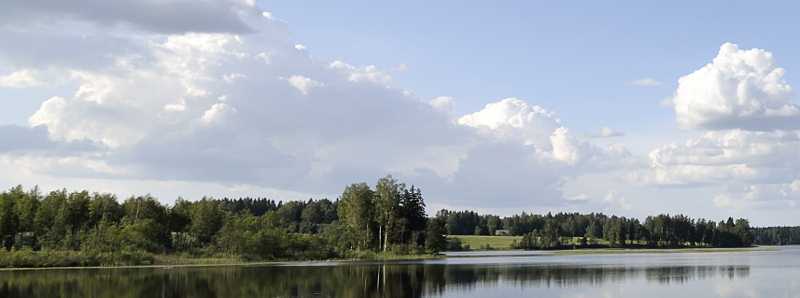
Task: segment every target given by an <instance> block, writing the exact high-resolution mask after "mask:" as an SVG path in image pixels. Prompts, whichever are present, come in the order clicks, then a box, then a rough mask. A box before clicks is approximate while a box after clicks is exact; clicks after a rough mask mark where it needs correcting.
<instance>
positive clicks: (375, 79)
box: [330, 60, 392, 85]
mask: <svg viewBox="0 0 800 298" xmlns="http://www.w3.org/2000/svg"><path fill="white" fill-rule="evenodd" d="M330 68H332V69H335V70H338V71H340V72H342V73H344V74H346V75H347V76H348V78H349V80H350V81H353V82H372V83H378V84H384V85H385V84H389V82H391V81H392V76H390V75H389V74H387V73H385V72H383V71H381V70H379V69H378V68H377V67H376V66H375V65H367V66H363V67H356V66H353V65H350V64H347V63H345V62H342V61H339V60H336V61H333V62H331V64H330Z"/></svg>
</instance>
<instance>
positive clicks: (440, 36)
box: [262, 1, 800, 134]
mask: <svg viewBox="0 0 800 298" xmlns="http://www.w3.org/2000/svg"><path fill="white" fill-rule="evenodd" d="M776 4H780V5H774V6H773V5H764V4H761V3H754V2H751V1H700V2H698V1H668V2H663V1H662V2H658V3H653V2H650V3H645V2H642V1H612V2H607V1H593V2H589V3H587V2H580V3H578V2H574V1H503V2H501V3H497V2H493V1H471V2H468V3H466V2H464V1H391V2H380V3H378V2H375V1H335V2H332V1H326V2H313V4H312V2H308V1H267V2H264V3H263V5H262V6H265V7H269V8H268V10H270V11H273V12H274V13H275V15H276V16H278V17H279V18H282V19H284V20H286V21H287V22H289V23H290V24H291V30H292V32H293V34H294V35H295V37H296V38H297V40H298V42H301V43H303V44H306V45H307V46H309V47H310V48H312V49H313V54H314V55H315V56H318V57H324V58H333V59H337V58H338V59H346V60H349V61H353V62H355V63H356V64H376V65H379V66H382V67H386V68H390V67H393V66H396V65H399V64H406V65H408V67H409V70H408V72H407V73H404V74H400V75H397V80H398V83H399V84H400V85H402V86H407V87H409V88H412V89H413V90H414V91H415V92H416V93H418V94H420V95H421V96H424V97H433V96H439V95H448V96H453V97H455V98H457V99H458V105H457V109H458V110H459V111H460V112H468V111H472V110H476V109H478V108H480V107H481V106H482V105H484V104H485V103H487V102H489V101H493V100H495V99H497V98H502V97H508V96H515V97H520V98H525V99H527V100H530V101H534V102H535V103H537V104H540V105H542V106H546V107H549V108H551V109H554V110H556V111H557V112H559V114H560V116H561V118H562V119H563V120H565V121H567V122H569V123H570V124H572V125H573V126H575V127H576V128H579V129H585V130H589V129H593V128H594V127H596V126H597V124H602V125H608V126H611V127H625V128H626V129H625V130H626V132H630V133H639V131H638V130H641V132H640V133H643V134H646V133H655V132H659V131H661V132H663V130H665V129H671V128H674V120H673V117H672V112H671V111H670V110H669V109H664V108H662V107H660V106H659V105H658V103H659V102H660V101H661V100H663V99H664V98H665V97H668V96H671V95H672V93H673V91H674V89H675V86H676V83H677V78H678V77H680V76H682V75H685V74H686V73H687V72H688V71H689V70H693V69H696V68H699V67H701V66H702V65H704V64H706V63H708V62H709V58H710V57H712V56H713V55H714V53H715V52H716V50H717V48H718V47H719V45H721V44H722V43H724V42H734V43H738V44H740V45H742V46H744V47H758V48H766V49H770V50H771V51H772V52H773V53H774V54H775V55H776V56H777V57H778V60H779V63H780V64H781V65H782V66H783V67H784V68H786V69H788V70H789V75H788V76H787V78H786V79H787V80H788V81H789V82H790V83H792V82H794V81H793V80H792V78H793V76H792V70H793V69H799V68H800V60H798V58H796V56H797V55H793V53H796V52H798V50H800V49H798V45H797V44H798V42H797V41H796V40H795V39H793V38H787V37H788V36H792V35H793V34H794V32H793V31H794V28H796V25H797V21H796V20H793V19H794V15H793V12H794V11H796V9H797V7H796V5H793V4H791V3H789V2H785V1H784V2H776ZM779 8H780V9H779ZM647 77H649V78H653V79H656V80H658V81H660V82H662V85H661V86H658V87H651V88H643V87H637V86H632V85H630V84H628V83H629V82H630V81H633V80H636V79H640V78H647Z"/></svg>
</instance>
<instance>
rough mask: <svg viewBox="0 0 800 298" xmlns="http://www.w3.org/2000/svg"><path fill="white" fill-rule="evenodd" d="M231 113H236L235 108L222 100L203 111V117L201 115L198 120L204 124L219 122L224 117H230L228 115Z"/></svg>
mask: <svg viewBox="0 0 800 298" xmlns="http://www.w3.org/2000/svg"><path fill="white" fill-rule="evenodd" d="M232 113H236V109H235V108H231V107H230V106H228V105H227V104H225V103H222V102H220V103H215V104H214V105H212V106H211V107H210V108H208V110H206V111H205V112H204V113H203V117H201V118H200V120H202V121H203V123H206V124H212V123H219V122H221V121H224V120H225V118H226V117H230V116H228V115H230V114H232Z"/></svg>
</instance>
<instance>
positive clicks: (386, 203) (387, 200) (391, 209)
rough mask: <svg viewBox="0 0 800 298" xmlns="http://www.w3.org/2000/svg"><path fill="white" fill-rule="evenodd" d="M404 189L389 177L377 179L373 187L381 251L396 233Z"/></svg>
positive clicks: (384, 249)
mask: <svg viewBox="0 0 800 298" xmlns="http://www.w3.org/2000/svg"><path fill="white" fill-rule="evenodd" d="M404 189H405V186H404V185H401V184H399V183H398V182H397V180H395V179H394V178H393V177H392V176H391V175H389V176H386V177H383V178H381V179H379V180H378V183H377V184H376V185H375V200H376V204H375V205H376V206H375V207H376V212H377V214H376V215H377V217H376V218H377V222H378V241H379V242H381V244H380V245H381V250H383V251H386V249H387V248H388V246H389V244H390V243H389V242H390V239H391V238H392V236H394V235H396V233H397V228H398V226H399V224H400V222H399V218H398V217H399V216H398V213H399V212H400V200H401V194H402V192H403V190H404Z"/></svg>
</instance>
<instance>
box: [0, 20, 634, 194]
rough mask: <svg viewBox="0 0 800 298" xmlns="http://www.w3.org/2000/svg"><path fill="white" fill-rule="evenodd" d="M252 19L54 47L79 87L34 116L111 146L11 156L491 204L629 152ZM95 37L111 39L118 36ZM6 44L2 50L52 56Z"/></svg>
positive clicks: (57, 172) (52, 135)
mask: <svg viewBox="0 0 800 298" xmlns="http://www.w3.org/2000/svg"><path fill="white" fill-rule="evenodd" d="M242 19H243V20H245V21H247V22H248V23H247V25H248V27H250V28H254V29H257V30H255V31H257V32H254V33H251V34H243V35H239V34H228V33H213V34H209V33H180V34H161V33H159V34H150V33H142V32H139V31H130V32H125V33H126V34H120V35H119V36H117V37H116V38H120V39H122V42H119V43H117V44H125V45H126V46H125V49H126V50H117V49H106V48H92V49H93V51H97V53H93V55H95V54H96V56H97V57H108V58H107V61H105V62H102V63H100V64H98V65H92V66H91V67H90V66H87V64H82V62H81V63H79V64H80V65H78V64H75V63H74V62H70V63H67V62H64V61H68V60H70V59H67V57H60V55H67V56H69V55H72V53H66V54H65V53H58V52H54V53H51V54H48V55H51V56H49V57H51V58H52V59H53V60H52V61H54V62H48V64H47V65H48V66H49V65H51V64H52V65H56V66H54V67H57V68H59V69H61V70H62V71H63V72H64V73H65V74H71V75H68V76H67V77H69V78H70V79H71V80H72V82H73V83H74V84H75V85H77V88H76V89H75V90H74V92H72V91H70V92H68V93H67V94H54V95H56V96H53V97H51V98H49V99H47V100H46V101H45V102H44V103H43V104H42V105H41V107H40V108H39V110H37V111H36V112H35V113H34V114H33V115H32V116H31V117H30V118H29V124H30V125H31V126H35V127H37V128H36V129H37V131H38V134H40V136H41V134H44V131H45V130H46V137H47V139H48V140H49V141H48V142H52V143H56V144H62V143H81V142H86V143H89V144H96V146H92V147H90V149H87V150H84V151H81V152H80V153H70V151H69V150H65V151H64V152H63V153H59V154H55V156H49V155H48V154H45V153H36V152H31V153H30V156H26V158H25V159H24V160H23V159H17V158H18V157H19V156H20V153H19V152H22V151H23V150H18V149H14V150H11V149H9V150H6V151H4V152H3V153H0V156H2V157H3V158H6V160H15V161H17V160H18V161H24V162H25V163H26V165H25V168H26V169H28V171H30V172H32V173H35V174H39V175H45V174H46V175H54V176H61V177H70V179H71V178H76V177H77V178H85V177H92V178H96V177H106V178H110V179H129V180H131V181H133V180H147V181H155V180H162V181H189V182H192V183H209V182H213V183H220V184H224V185H250V186H254V187H255V186H257V187H267V188H271V189H280V190H285V191H292V192H299V193H326V192H336V191H338V190H339V189H341V187H343V186H344V185H346V184H347V183H352V182H354V181H372V180H373V179H375V178H376V177H380V176H382V175H385V174H387V173H391V174H396V175H398V177H400V178H401V179H403V180H406V181H408V182H409V183H414V184H416V185H418V186H421V187H423V188H424V189H425V190H426V194H428V195H429V197H431V198H436V199H438V200H440V201H439V203H442V202H449V203H458V204H461V205H462V206H465V207H468V206H488V205H491V204H492V201H491V199H492V198H495V197H502V198H503V201H504V202H506V203H507V204H508V205H509V206H531V205H537V206H556V205H558V204H562V203H564V202H565V200H564V198H563V194H562V190H561V188H562V186H563V183H564V178H565V177H568V176H574V175H581V174H582V173H584V172H587V171H601V169H603V168H609V165H612V164H618V163H620V162H621V160H624V159H625V158H626V157H627V156H629V154H628V153H627V151H626V150H625V149H624V148H623V147H621V146H609V147H607V148H600V147H597V146H595V145H593V144H591V143H589V142H587V141H585V140H581V139H579V138H576V137H575V136H572V135H570V134H569V131H568V130H567V129H566V128H565V127H564V125H562V124H561V122H560V121H559V120H558V119H557V118H556V116H555V113H553V112H551V111H548V110H546V109H544V108H542V107H539V106H536V105H532V104H529V103H527V102H525V101H523V100H521V99H515V98H509V99H504V100H500V101H498V102H494V103H490V104H488V105H487V106H486V107H484V108H483V109H482V110H480V111H478V112H476V113H471V114H468V115H464V116H463V117H455V116H454V115H452V102H453V101H452V99H448V98H444V97H443V98H437V99H434V100H432V101H431V102H425V101H423V100H421V99H419V98H416V97H415V96H414V95H413V92H408V91H406V90H402V89H397V88H394V87H392V86H390V85H389V84H390V83H391V76H389V75H388V74H387V73H386V72H384V71H381V70H380V69H378V68H377V67H375V66H371V65H369V66H353V65H349V64H347V63H345V62H341V61H333V62H331V63H327V62H324V61H318V60H315V59H312V58H311V57H309V55H308V54H307V53H305V52H304V51H302V50H301V51H298V48H303V47H295V43H294V42H293V41H292V39H291V38H290V37H289V36H288V33H287V31H288V30H287V29H286V28H285V24H282V23H279V22H271V21H270V20H268V19H265V18H264V17H263V16H261V15H258V14H256V15H253V18H245V17H243V18H242ZM95 30H96V29H95ZM117 30H123V29H117ZM90 31H91V30H90ZM64 34H72V33H68V32H67V33H64ZM34 35H36V34H34ZM68 37H69V35H68ZM95 37H96V38H98V39H99V41H98V42H97V44H99V45H102V44H106V43H109V42H110V41H116V39H112V38H110V37H109V36H107V35H104V34H99V35H96V36H95ZM72 39H75V37H69V38H65V40H72ZM100 41H106V42H100ZM62 44H67V42H64V43H62ZM82 46H83V45H82ZM3 50H4V49H0V62H5V63H8V61H12V60H13V61H14V62H15V63H19V64H24V65H22V66H28V67H31V68H34V69H35V68H37V67H39V68H41V67H44V66H43V65H41V64H40V62H39V61H38V60H36V59H29V60H26V59H21V60H17V59H11V58H10V57H12V56H10V55H3V54H2V53H3ZM98 53H99V54H98ZM265 62H266V63H265ZM298 74H302V76H301V75H298ZM312 78H313V79H312ZM322 82H324V85H323V83H322ZM323 86H324V88H320V87H323ZM298 91H299V92H298ZM442 110H449V111H450V112H446V113H443V112H442ZM454 119H456V121H454ZM15 134H16V132H15ZM22 139H24V138H22ZM37 140H38V138H37ZM30 142H31V143H33V141H30ZM37 142H38V141H37ZM41 142H42V144H45V145H46V146H44V145H43V147H42V146H40V147H42V148H49V147H50V146H51V145H53V144H50V143H48V142H44V141H41ZM47 150H48V149H40V150H38V151H40V152H42V151H47ZM86 151H88V152H86ZM49 153H50V154H51V155H54V154H53V152H49ZM48 165H52V166H48ZM73 167H74V170H73V171H70V170H69V169H70V168H73ZM615 168H619V166H617V167H615ZM64 179H67V178H64Z"/></svg>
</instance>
